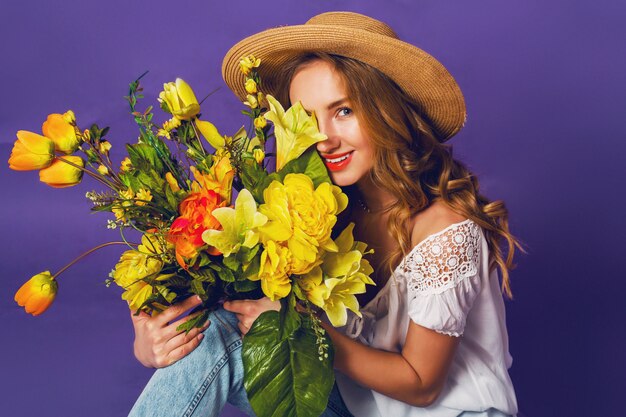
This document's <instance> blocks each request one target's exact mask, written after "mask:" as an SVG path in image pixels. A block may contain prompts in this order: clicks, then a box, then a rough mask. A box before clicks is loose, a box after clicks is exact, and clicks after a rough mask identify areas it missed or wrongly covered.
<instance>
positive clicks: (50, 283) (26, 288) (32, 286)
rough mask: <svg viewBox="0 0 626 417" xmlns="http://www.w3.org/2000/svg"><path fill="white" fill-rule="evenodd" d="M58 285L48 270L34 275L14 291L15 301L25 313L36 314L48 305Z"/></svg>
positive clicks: (54, 295)
mask: <svg viewBox="0 0 626 417" xmlns="http://www.w3.org/2000/svg"><path fill="white" fill-rule="evenodd" d="M57 289H58V285H57V282H56V281H55V280H54V278H53V277H52V275H51V274H50V271H45V272H42V273H40V274H37V275H35V276H34V277H32V278H31V279H29V280H28V281H26V283H25V284H24V285H22V286H21V287H20V289H19V290H17V292H16V293H15V301H16V302H17V304H18V305H19V306H21V307H24V309H25V310H26V312H27V313H29V314H32V315H33V316H38V315H40V314H41V313H43V312H44V311H46V310H47V309H48V307H50V305H51V304H52V302H53V301H54V298H55V297H56V295H57Z"/></svg>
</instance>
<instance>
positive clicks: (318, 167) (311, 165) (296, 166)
mask: <svg viewBox="0 0 626 417" xmlns="http://www.w3.org/2000/svg"><path fill="white" fill-rule="evenodd" d="M287 174H306V175H308V176H309V177H310V178H311V180H313V185H314V186H315V187H317V186H319V185H320V184H321V183H323V182H328V183H330V182H331V181H330V177H329V176H328V171H327V169H326V166H325V165H324V162H323V161H322V158H321V157H320V156H319V154H318V153H317V151H316V150H315V147H310V148H309V149H307V150H306V151H305V152H304V153H303V154H302V155H301V156H300V157H299V158H296V159H294V160H291V161H289V162H288V163H287V164H286V165H285V166H284V167H283V169H281V170H280V171H278V175H279V176H280V180H281V181H282V180H283V179H284V178H285V177H286V176H287ZM268 185H269V184H268Z"/></svg>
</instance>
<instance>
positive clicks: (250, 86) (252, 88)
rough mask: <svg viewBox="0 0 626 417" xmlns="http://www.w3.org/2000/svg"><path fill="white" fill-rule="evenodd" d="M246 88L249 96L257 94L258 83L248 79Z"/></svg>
mask: <svg viewBox="0 0 626 417" xmlns="http://www.w3.org/2000/svg"><path fill="white" fill-rule="evenodd" d="M245 88H246V91H247V92H248V94H254V93H256V92H257V88H256V81H254V80H253V79H252V78H248V79H247V80H246V85H245Z"/></svg>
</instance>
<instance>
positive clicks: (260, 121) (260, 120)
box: [254, 116, 267, 130]
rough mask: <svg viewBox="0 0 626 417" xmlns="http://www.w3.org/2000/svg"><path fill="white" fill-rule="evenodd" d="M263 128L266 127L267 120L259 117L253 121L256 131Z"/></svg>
mask: <svg viewBox="0 0 626 417" xmlns="http://www.w3.org/2000/svg"><path fill="white" fill-rule="evenodd" d="M265 126H267V119H266V118H265V117H263V116H259V117H257V118H255V119H254V127H255V128H257V129H259V130H260V129H263V128H264V127H265Z"/></svg>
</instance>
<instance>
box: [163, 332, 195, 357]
mask: <svg viewBox="0 0 626 417" xmlns="http://www.w3.org/2000/svg"><path fill="white" fill-rule="evenodd" d="M200 331H201V330H200V329H194V330H192V331H190V332H189V333H188V334H187V335H185V334H181V335H179V336H176V338H174V339H172V340H171V341H172V344H175V343H178V346H177V347H175V348H174V349H173V350H171V351H170V352H169V353H168V354H167V356H166V357H165V359H164V363H165V364H164V365H163V366H169V365H172V364H173V363H175V362H178V361H179V360H181V359H182V358H184V357H185V356H187V355H189V354H190V353H191V352H193V350H194V349H195V348H197V347H198V345H199V344H200V342H201V341H202V339H203V338H204V334H202V333H199V332H200ZM194 333H195V334H194ZM198 333H199V334H198ZM175 339H176V340H175Z"/></svg>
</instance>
